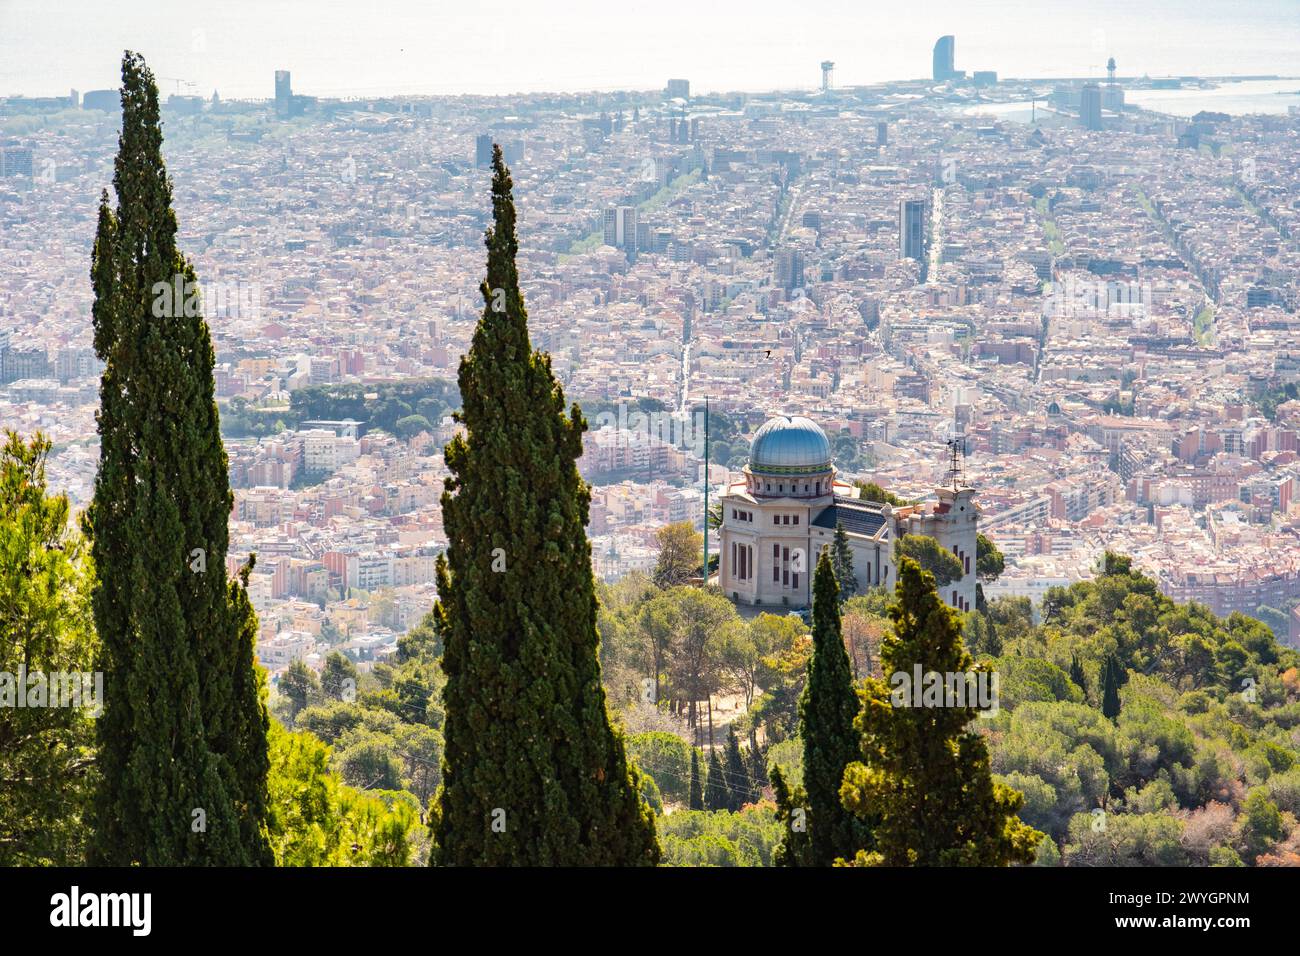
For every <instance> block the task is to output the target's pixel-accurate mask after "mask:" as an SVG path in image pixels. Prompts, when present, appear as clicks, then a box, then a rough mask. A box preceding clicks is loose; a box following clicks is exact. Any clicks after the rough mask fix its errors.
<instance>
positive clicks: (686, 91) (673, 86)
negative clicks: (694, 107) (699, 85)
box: [664, 80, 691, 100]
mask: <svg viewBox="0 0 1300 956" xmlns="http://www.w3.org/2000/svg"><path fill="white" fill-rule="evenodd" d="M664 92H665V93H666V94H667V96H668V98H669V99H670V100H671V99H674V98H675V97H681V98H682V99H684V100H688V99H690V98H691V81H690V80H669V81H668V86H667V88H666V89H665V90H664Z"/></svg>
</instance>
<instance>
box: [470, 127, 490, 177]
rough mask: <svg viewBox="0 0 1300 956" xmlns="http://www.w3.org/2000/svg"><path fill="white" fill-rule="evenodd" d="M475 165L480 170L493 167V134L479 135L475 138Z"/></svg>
mask: <svg viewBox="0 0 1300 956" xmlns="http://www.w3.org/2000/svg"><path fill="white" fill-rule="evenodd" d="M474 165H475V166H477V167H478V168H479V169H483V168H485V167H487V166H491V165H492V134H491V133H479V134H478V136H476V137H474Z"/></svg>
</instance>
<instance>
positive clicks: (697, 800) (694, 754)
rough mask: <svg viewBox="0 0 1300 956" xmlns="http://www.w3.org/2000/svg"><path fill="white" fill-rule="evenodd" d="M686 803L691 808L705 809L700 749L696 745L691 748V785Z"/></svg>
mask: <svg viewBox="0 0 1300 956" xmlns="http://www.w3.org/2000/svg"><path fill="white" fill-rule="evenodd" d="M686 805H687V808H688V809H691V810H703V809H704V790H703V788H702V787H701V786H700V751H699V749H698V748H696V747H692V748H691V786H690V790H689V792H688V795H687V801H686Z"/></svg>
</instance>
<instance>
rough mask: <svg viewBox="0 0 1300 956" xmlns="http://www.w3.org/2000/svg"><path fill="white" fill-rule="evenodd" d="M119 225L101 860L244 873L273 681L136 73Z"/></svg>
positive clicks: (188, 285) (109, 249) (112, 243)
mask: <svg viewBox="0 0 1300 956" xmlns="http://www.w3.org/2000/svg"><path fill="white" fill-rule="evenodd" d="M113 186H114V190H115V191H116V193H117V208H116V210H110V209H109V203H108V194H107V192H105V193H104V194H103V195H102V196H101V199H100V207H99V222H98V229H97V234H96V238H95V247H94V252H93V256H92V265H91V279H92V283H93V287H94V292H95V302H94V306H93V309H92V315H93V320H94V330H95V334H94V344H95V351H96V353H97V354H98V356H99V358H100V359H101V360H102V361H103V362H104V363H105V364H104V373H103V378H102V381H101V384H100V412H99V434H100V461H99V471H98V474H97V475H96V479H95V497H94V502H93V503H92V505H91V507H90V509H89V512H88V514H87V528H88V530H89V532H90V536H91V539H92V542H93V555H94V563H95V567H96V569H97V572H98V582H97V585H96V588H95V592H94V597H93V606H94V616H95V624H96V628H97V630H98V633H99V636H100V639H101V642H102V647H101V660H100V669H101V670H102V671H103V672H104V675H105V691H104V693H105V705H104V712H103V715H102V716H101V717H100V719H99V720H98V721H97V726H96V732H97V736H98V740H99V752H98V758H97V762H98V769H99V779H100V784H99V788H98V792H97V794H96V797H95V802H94V812H93V817H94V835H93V837H92V842H91V850H90V857H91V860H92V862H95V863H98V864H101V865H130V864H142V865H149V866H168V865H247V864H267V863H270V862H272V860H273V857H272V853H271V849H270V844H269V842H268V838H267V832H266V814H267V779H266V778H267V772H268V769H269V765H270V763H269V756H268V752H267V729H268V721H269V718H268V716H267V712H266V703H265V696H266V687H265V675H264V674H263V673H262V672H261V671H260V670H259V669H258V668H257V667H256V662H255V660H254V644H255V641H256V636H257V620H256V617H255V615H254V613H253V609H252V606H251V604H249V602H248V598H247V594H246V590H245V589H246V586H247V574H248V572H249V571H250V570H251V564H250V565H248V566H246V567H245V568H244V570H243V572H242V575H241V577H242V581H229V580H228V579H227V576H226V549H227V544H228V531H227V521H228V519H229V516H230V511H231V508H232V506H233V498H232V496H231V492H230V485H229V481H228V473H227V462H226V453H225V449H224V447H223V445H222V443H221V434H220V428H219V424H218V419H217V406H216V402H215V400H214V391H215V390H214V384H213V377H212V369H213V363H214V353H213V348H212V341H211V337H210V335H209V332H208V326H207V323H206V322H205V321H204V319H203V316H202V309H201V305H200V303H199V301H198V297H197V284H196V277H195V273H194V269H193V267H192V266H191V265H190V263H189V261H188V260H187V259H186V258H185V256H184V255H183V254H182V253H181V252H180V250H179V249H178V248H177V246H176V216H175V213H174V212H173V211H172V208H171V182H170V179H169V177H168V175H167V170H166V168H165V166H164V165H163V160H162V131H161V128H160V125H159V111H158V89H157V86H156V84H155V83H154V78H153V75H152V73H150V71H149V69H148V68H147V67H146V66H145V64H144V60H143V59H142V58H141V57H140V56H138V55H136V54H133V53H130V52H127V53H126V54H125V55H124V57H123V60H122V131H121V134H120V136H119V139H118V154H117V160H116V163H115V166H114V175H113Z"/></svg>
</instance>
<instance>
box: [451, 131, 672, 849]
mask: <svg viewBox="0 0 1300 956" xmlns="http://www.w3.org/2000/svg"><path fill="white" fill-rule="evenodd" d="M492 169H493V176H492V212H493V225H492V226H491V227H490V228H489V229H488V230H487V234H486V245H487V250H488V256H487V278H486V279H485V281H484V282H483V284H482V286H481V287H480V291H481V292H482V295H483V302H484V309H483V314H482V318H481V319H480V321H479V323H478V327H477V328H476V329H475V331H474V338H473V342H472V344H471V347H470V350H469V352H468V354H467V355H466V356H465V357H464V358H463V359H462V360H461V364H460V372H459V384H460V394H461V399H462V410H461V412H460V413H459V414H458V416H457V419H458V421H460V422H461V423H462V424H463V425H464V430H465V433H464V434H463V435H458V436H457V437H455V438H453V439H452V440H451V441H450V442H449V443H448V444H447V448H446V451H445V457H446V461H447V467H448V468H449V469H450V471H451V477H450V478H449V479H448V480H447V482H446V490H445V491H444V493H443V496H442V513H443V521H444V523H445V525H446V530H447V537H448V541H449V544H448V548H447V552H446V554H445V555H444V556H441V557H440V558H439V559H438V567H437V578H438V596H439V601H438V604H437V605H436V607H435V609H434V623H435V627H436V629H437V632H438V634H439V637H440V638H441V639H442V643H443V647H444V651H443V658H442V666H443V670H444V671H445V672H446V675H447V684H446V689H445V692H444V694H445V704H446V722H445V725H444V727H443V734H444V739H445V752H444V757H443V765H444V767H443V781H444V782H443V786H442V788H441V789H440V791H439V795H438V805H437V808H436V810H435V812H434V838H435V844H436V846H435V852H434V854H433V856H432V859H433V861H434V862H436V863H440V864H443V865H460V866H476V865H534V866H543V865H592V866H599V865H632V864H654V863H657V862H658V859H659V847H658V843H657V841H656V838H655V830H654V818H653V816H652V813H651V811H650V809H649V807H648V806H647V805H646V804H645V802H644V800H643V799H642V798H641V795H640V789H639V777H638V772H637V770H636V769H635V767H634V765H632V764H631V763H630V762H629V761H628V759H627V757H626V755H625V752H624V747H623V738H622V736H621V734H620V733H618V732H617V731H616V730H615V729H614V727H613V726H612V725H611V724H610V720H609V715H608V713H607V711H606V705H605V691H604V689H603V687H602V686H601V681H600V658H599V638H598V635H597V631H596V598H595V585H594V582H593V580H592V570H591V545H590V543H589V542H588V541H587V536H586V530H585V527H586V524H587V517H588V509H589V505H590V500H591V492H590V489H589V487H588V486H587V484H586V483H585V482H584V481H583V480H582V478H581V477H580V476H579V475H578V469H577V466H576V461H577V459H578V457H579V456H580V455H581V454H582V433H583V431H584V430H585V429H586V427H587V423H586V421H585V419H584V418H583V416H582V411H581V409H580V408H579V407H578V406H577V405H576V404H575V405H574V406H573V407H572V410H571V411H570V412H569V413H567V414H566V412H565V405H564V393H563V392H562V390H561V389H560V386H559V384H558V383H557V382H556V381H555V377H554V376H553V375H552V374H551V362H550V357H549V356H547V355H543V354H541V353H538V352H535V351H533V348H532V344H531V342H530V341H529V338H528V313H527V311H526V310H525V308H524V299H523V295H522V293H521V292H520V289H519V275H518V272H517V270H516V267H515V255H516V253H517V251H518V240H517V238H516V235H515V207H514V199H513V197H512V194H511V180H510V173H509V171H508V170H507V169H506V166H505V163H504V162H503V161H502V158H501V150H500V148H499V147H497V148H494V149H493V152H492Z"/></svg>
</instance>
